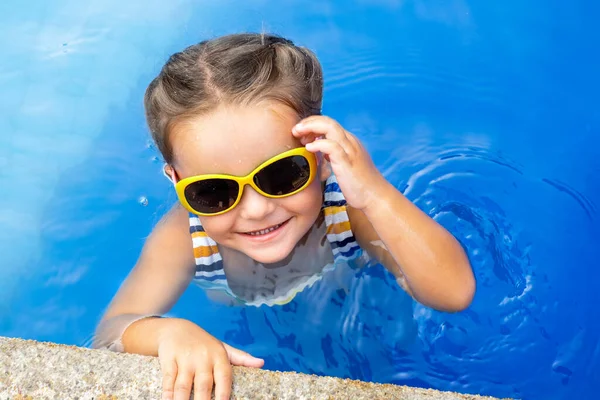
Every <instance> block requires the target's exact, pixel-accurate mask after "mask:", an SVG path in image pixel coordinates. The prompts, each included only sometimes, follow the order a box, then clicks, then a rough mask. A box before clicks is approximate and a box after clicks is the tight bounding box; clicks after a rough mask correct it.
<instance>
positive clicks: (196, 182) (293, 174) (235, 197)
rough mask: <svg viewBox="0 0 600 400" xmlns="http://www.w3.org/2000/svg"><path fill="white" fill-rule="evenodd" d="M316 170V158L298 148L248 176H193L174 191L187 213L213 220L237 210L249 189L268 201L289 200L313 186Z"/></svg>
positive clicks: (265, 164) (176, 186) (265, 163)
mask: <svg viewBox="0 0 600 400" xmlns="http://www.w3.org/2000/svg"><path fill="white" fill-rule="evenodd" d="M316 170H317V159H316V157H315V155H314V154H313V153H311V152H310V151H308V150H306V148H304V147H298V148H295V149H292V150H288V151H286V152H284V153H281V154H278V155H276V156H275V157H273V158H270V159H269V160H267V161H265V162H264V163H262V164H261V165H259V166H258V167H257V168H256V169H254V171H252V172H250V173H249V174H248V175H246V176H233V175H224V174H207V175H196V176H191V177H189V178H184V179H182V180H180V181H178V182H176V183H175V191H176V192H177V197H178V198H179V201H180V202H181V204H182V205H183V206H184V207H185V208H186V209H187V210H188V211H190V212H192V213H194V214H197V215H201V216H213V215H219V214H223V213H226V212H227V211H230V210H231V209H233V208H234V207H235V206H237V205H238V203H239V202H240V200H241V198H242V193H243V192H244V187H245V186H246V185H250V186H251V187H252V188H253V189H254V190H256V191H257V192H258V193H260V194H262V195H263V196H265V197H269V198H272V199H278V198H282V197H288V196H292V195H294V194H296V193H298V192H300V191H301V190H303V189H304V188H306V187H307V186H308V185H310V183H311V182H312V181H313V180H314V178H315V175H316Z"/></svg>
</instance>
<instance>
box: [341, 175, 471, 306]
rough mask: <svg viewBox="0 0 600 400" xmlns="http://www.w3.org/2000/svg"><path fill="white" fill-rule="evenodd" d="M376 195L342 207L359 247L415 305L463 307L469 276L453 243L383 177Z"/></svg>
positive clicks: (463, 258)
mask: <svg viewBox="0 0 600 400" xmlns="http://www.w3.org/2000/svg"><path fill="white" fill-rule="evenodd" d="M377 197H378V199H379V200H378V201H377V202H374V203H373V204H372V205H371V206H370V207H368V208H366V209H364V210H358V209H355V208H352V207H348V217H349V218H350V224H351V226H352V229H353V232H354V235H355V237H356V240H357V241H358V243H359V245H360V246H361V247H362V248H363V249H365V250H366V251H367V253H369V254H370V255H371V256H373V257H375V258H376V259H377V260H378V261H380V262H381V263H382V264H383V265H384V266H385V267H386V268H387V269H388V270H389V271H390V272H391V273H392V274H393V275H394V276H395V277H396V278H397V281H398V283H399V284H400V285H401V286H402V287H403V288H404V289H405V290H406V291H407V292H408V293H409V294H411V296H413V297H414V298H415V299H416V300H417V301H419V302H420V303H422V304H425V305H427V306H429V307H432V308H435V309H438V310H443V311H461V310H463V309H465V308H467V307H468V306H469V304H471V301H472V299H473V295H474V293H475V278H474V276H473V272H472V270H471V266H470V264H469V260H468V259H467V256H466V254H465V252H464V251H463V249H462V247H461V245H460V244H459V243H458V241H457V240H456V239H455V238H454V237H453V236H452V235H451V234H450V233H449V232H448V231H446V229H444V228H443V227H442V226H441V225H439V224H438V223H437V222H435V221H434V220H433V219H431V218H430V217H429V216H427V215H426V214H425V213H423V212H422V211H421V210H420V209H419V208H418V207H417V206H415V205H414V204H413V203H411V202H410V201H409V200H408V199H407V198H406V197H404V196H403V195H402V194H401V193H400V192H399V191H398V190H396V188H395V187H393V186H392V185H391V184H389V183H388V182H387V181H385V183H384V184H383V185H382V187H381V188H380V191H378V192H377Z"/></svg>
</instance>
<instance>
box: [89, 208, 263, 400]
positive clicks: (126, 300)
mask: <svg viewBox="0 0 600 400" xmlns="http://www.w3.org/2000/svg"><path fill="white" fill-rule="evenodd" d="M188 232H189V223H188V213H187V212H186V211H185V210H184V209H183V208H182V207H181V206H179V205H176V206H175V207H174V208H173V209H172V210H171V211H170V212H169V213H168V214H167V215H166V216H165V217H164V218H163V219H162V220H161V221H160V222H159V224H158V225H157V226H156V228H155V229H154V231H153V232H152V233H151V235H150V236H149V237H148V239H147V241H146V243H145V245H144V248H143V250H142V254H141V256H140V258H139V260H138V262H137V264H136V266H135V267H134V268H133V270H132V271H131V273H130V274H129V276H128V277H127V279H126V280H125V282H124V283H123V285H122V286H121V288H120V289H119V291H118V293H117V294H116V296H115V298H114V299H113V301H112V302H111V304H110V306H109V307H108V310H107V311H106V314H105V315H104V317H103V318H102V321H101V322H100V324H99V326H98V329H97V334H96V338H95V341H94V344H93V346H94V347H100V348H109V349H112V350H117V351H126V352H129V353H138V354H145V355H151V356H158V357H159V360H160V364H161V370H162V373H163V395H164V397H163V398H165V399H172V398H173V397H175V398H179V397H180V398H186V399H188V398H189V397H190V392H191V389H192V386H193V387H194V391H195V393H196V397H197V398H200V396H205V397H202V398H210V394H211V392H212V388H213V382H214V385H215V396H216V397H217V398H229V395H230V393H231V379H232V370H231V364H232V363H233V364H235V365H245V366H248V367H261V366H262V365H263V361H262V360H260V359H257V358H254V357H252V356H250V355H249V354H247V353H244V352H242V351H240V350H238V349H235V348H233V347H230V346H228V345H226V344H225V343H222V342H221V341H219V340H218V339H216V338H214V337H213V336H211V335H210V334H209V333H208V332H206V331H205V330H203V329H202V328H201V327H199V326H198V325H196V324H194V323H192V322H190V321H187V320H184V319H179V318H162V317H161V316H162V315H163V314H164V313H166V312H168V311H169V310H170V309H171V307H172V306H173V305H174V304H175V302H177V300H178V299H179V297H180V296H181V294H182V293H183V292H184V291H185V289H186V288H187V287H188V285H189V283H190V281H191V280H192V278H193V276H194V272H195V263H194V259H193V252H192V243H191V238H190V235H189V233H188Z"/></svg>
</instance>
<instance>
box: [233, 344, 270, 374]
mask: <svg viewBox="0 0 600 400" xmlns="http://www.w3.org/2000/svg"><path fill="white" fill-rule="evenodd" d="M223 346H224V347H225V350H226V351H227V356H228V357H229V362H230V363H231V364H232V365H241V366H243V367H253V368H261V367H262V366H263V365H264V364H265V360H263V359H262V358H256V357H254V356H252V355H250V354H248V353H246V352H245V351H242V350H240V349H236V348H235V347H231V346H230V345H228V344H227V343H223Z"/></svg>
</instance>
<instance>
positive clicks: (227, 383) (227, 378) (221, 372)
mask: <svg viewBox="0 0 600 400" xmlns="http://www.w3.org/2000/svg"><path fill="white" fill-rule="evenodd" d="M214 379H215V400H227V399H229V396H230V395H231V383H232V381H233V370H232V369H231V364H230V363H229V359H228V358H227V357H225V358H224V359H223V360H221V361H217V362H215V371H214Z"/></svg>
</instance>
